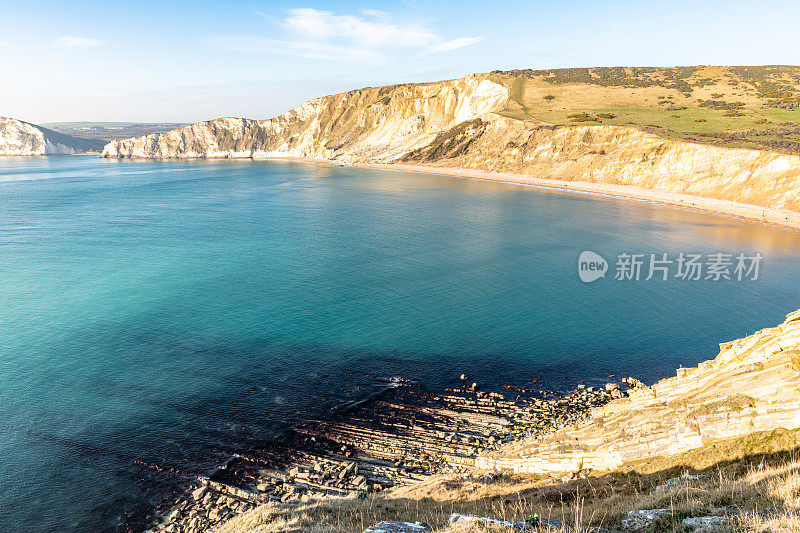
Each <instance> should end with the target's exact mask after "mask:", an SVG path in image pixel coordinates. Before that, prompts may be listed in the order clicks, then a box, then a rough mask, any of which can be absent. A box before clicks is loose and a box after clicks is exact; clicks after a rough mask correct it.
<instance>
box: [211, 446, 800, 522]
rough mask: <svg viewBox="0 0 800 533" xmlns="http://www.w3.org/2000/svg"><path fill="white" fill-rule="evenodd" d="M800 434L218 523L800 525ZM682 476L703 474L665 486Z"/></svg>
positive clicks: (436, 481) (431, 486)
mask: <svg viewBox="0 0 800 533" xmlns="http://www.w3.org/2000/svg"><path fill="white" fill-rule="evenodd" d="M798 439H800V432H798V431H792V432H786V431H778V432H773V433H765V434H761V435H755V436H749V437H746V438H742V439H736V440H732V441H728V442H724V443H717V444H714V445H710V446H707V447H706V448H704V449H701V450H696V451H695V452H690V453H688V454H683V455H681V456H679V457H672V458H660V459H657V460H652V461H650V462H648V463H640V464H638V465H628V467H626V468H625V469H623V470H621V471H618V472H613V473H610V474H607V475H603V476H597V477H589V478H587V479H577V480H572V481H569V482H566V483H561V482H556V481H554V480H548V479H545V478H542V477H534V476H519V475H503V476H498V477H495V478H488V477H470V478H455V477H447V476H438V477H435V478H432V479H430V480H428V481H426V482H424V483H422V484H418V485H414V486H408V487H400V488H398V489H396V490H394V491H392V492H388V493H384V494H381V495H378V496H370V497H369V498H367V499H365V500H358V499H355V498H347V499H333V498H332V499H325V500H321V501H317V502H309V503H304V504H300V505H297V506H285V505H274V504H270V505H265V506H262V507H260V508H258V509H256V510H254V511H251V512H250V513H247V514H245V515H243V516H241V517H238V518H236V519H234V520H232V521H230V522H229V523H228V524H226V525H225V526H224V527H223V528H222V530H221V531H222V532H224V533H234V532H235V533H243V532H248V533H254V532H260V533H268V532H279V531H280V532H301V531H302V532H320V533H322V532H360V531H363V530H364V529H366V528H367V527H369V526H371V525H374V524H376V523H378V522H381V521H384V520H393V521H408V522H422V523H426V524H428V525H430V526H431V527H432V528H433V529H434V530H435V531H448V532H452V533H454V532H456V531H458V532H468V531H470V532H472V531H475V532H478V531H481V532H484V531H498V530H500V529H502V528H500V529H498V528H496V527H489V526H479V525H474V524H472V525H459V526H458V527H456V526H448V524H447V519H448V517H449V516H450V515H451V514H452V513H463V514H475V515H479V516H489V517H493V518H497V519H501V520H508V521H524V520H526V519H527V518H529V517H531V516H532V515H533V514H538V515H539V516H540V517H543V518H554V519H558V520H562V521H564V522H565V523H567V524H568V526H567V527H566V528H565V529H564V530H563V533H569V532H570V530H571V531H577V530H580V527H579V528H578V529H577V530H576V528H574V527H573V526H572V525H573V524H578V525H583V526H586V525H599V526H603V527H606V528H610V529H616V528H619V527H620V522H621V520H622V518H623V517H624V516H625V514H626V513H627V512H628V511H630V510H635V509H655V508H666V509H670V510H671V516H670V517H669V519H667V520H665V521H664V523H662V524H660V525H659V528H658V530H659V531H683V528H682V526H681V520H682V519H683V518H686V517H689V516H704V515H709V514H727V515H731V516H732V517H733V518H732V519H733V521H734V523H735V528H736V529H737V530H740V531H757V532H776V533H777V532H791V531H798V532H800V455H798V454H797V453H796V452H793V451H790V450H792V449H793V448H794V449H797V444H798ZM715 459H716V461H715V462H712V461H714V460H715ZM681 474H694V475H697V477H696V478H687V479H686V480H685V481H684V482H682V483H678V484H674V485H671V486H669V487H664V486H663V483H664V481H666V480H667V479H669V478H673V477H676V476H679V475H681ZM660 485H661V488H657V487H659V486H660Z"/></svg>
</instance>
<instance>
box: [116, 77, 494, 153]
mask: <svg viewBox="0 0 800 533" xmlns="http://www.w3.org/2000/svg"><path fill="white" fill-rule="evenodd" d="M506 98H507V91H506V90H505V88H504V87H502V86H501V85H498V84H496V83H493V82H491V81H489V80H488V79H487V77H486V76H480V75H475V76H469V77H466V78H463V79H458V80H451V81H445V82H438V83H427V84H413V85H412V84H409V85H396V86H389V87H370V88H366V89H360V90H356V91H349V92H346V93H341V94H336V95H332V96H326V97H323V98H317V99H314V100H310V101H308V102H305V103H304V104H302V105H300V106H298V107H296V108H295V109H292V110H291V111H289V112H287V113H284V114H283V115H280V116H278V117H275V118H273V119H269V120H249V119H241V118H220V119H216V120H211V121H207V122H200V123H197V124H192V125H189V126H184V127H182V128H178V129H175V130H172V131H169V132H166V133H160V134H159V133H155V134H151V135H145V136H143V137H135V138H132V139H125V140H121V141H114V142H111V143H109V144H108V145H107V146H106V147H105V149H104V151H103V155H104V156H105V157H189V158H192V157H256V158H258V157H271V156H273V157H274V156H293V157H308V158H322V159H336V160H341V161H347V162H362V161H368V162H391V161H394V160H397V159H398V158H400V157H401V156H403V155H405V154H406V153H408V152H409V151H411V150H413V149H415V148H418V147H421V146H424V145H426V144H428V143H430V142H431V141H432V140H433V139H434V138H435V137H436V135H438V134H439V133H441V132H442V131H446V130H448V129H450V128H452V127H453V126H455V125H457V124H459V123H461V122H464V121H466V120H471V119H473V118H475V117H477V116H480V115H482V114H485V113H488V112H490V111H492V110H493V109H496V108H498V107H500V106H501V105H503V103H504V102H505V99H506Z"/></svg>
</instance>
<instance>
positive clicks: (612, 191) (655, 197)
mask: <svg viewBox="0 0 800 533" xmlns="http://www.w3.org/2000/svg"><path fill="white" fill-rule="evenodd" d="M298 160H300V161H303V160H304V159H298ZM314 161H319V162H329V161H325V160H314ZM352 166H355V167H361V168H371V169H383V170H401V171H405V172H421V173H425V174H441V175H446V176H455V177H460V178H470V179H477V180H486V181H498V182H504V183H514V184H518V185H525V186H529V187H538V188H542V189H556V190H561V191H569V192H575V193H580V194H592V195H598V196H609V197H613V198H624V199H629V200H638V201H644V202H653V203H659V204H666V205H674V206H679V207H685V208H688V209H696V210H699V211H708V212H713V213H718V214H723V215H730V216H734V217H737V218H743V219H747V220H756V221H758V222H763V223H766V224H774V225H778V226H786V227H789V228H793V229H800V213H797V212H794V211H788V210H786V209H773V208H769V207H762V206H758V205H752V204H743V203H739V202H730V201H727V200H718V199H716V198H704V197H702V196H694V195H691V194H682V193H677V192H672V191H662V190H656V189H647V188H644V187H636V186H633V185H616V184H610V183H596V182H590V181H566V180H559V179H553V178H544V177H534V176H527V175H524V174H514V173H511V172H487V171H483V170H473V169H468V168H455V167H433V166H423V165H406V164H374V163H356V164H353V165H352Z"/></svg>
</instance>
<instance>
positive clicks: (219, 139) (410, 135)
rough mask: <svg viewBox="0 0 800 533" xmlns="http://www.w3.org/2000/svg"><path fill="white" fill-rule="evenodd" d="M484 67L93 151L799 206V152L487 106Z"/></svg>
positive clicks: (490, 102)
mask: <svg viewBox="0 0 800 533" xmlns="http://www.w3.org/2000/svg"><path fill="white" fill-rule="evenodd" d="M508 95H509V90H508V88H507V87H506V86H504V85H502V84H500V83H497V82H496V81H493V79H492V78H491V77H490V76H488V75H473V76H469V77H466V78H463V79H459V80H450V81H444V82H437V83H429V84H414V85H396V86H387V87H378V88H367V89H361V90H357V91H350V92H347V93H342V94H337V95H333V96H326V97H324V98H318V99H315V100H311V101H309V102H306V103H304V104H302V105H300V106H298V107H297V108H295V109H293V110H291V111H289V112H288V113H285V114H283V115H281V116H279V117H276V118H273V119H270V120H263V121H258V120H247V119H238V118H222V119H217V120H212V121H208V122H200V123H197V124H193V125H190V126H185V127H182V128H178V129H175V130H173V131H170V132H167V133H160V134H152V135H146V136H142V137H135V138H131V139H125V140H121V141H114V142H112V143H110V144H108V145H107V146H106V147H105V149H104V151H103V155H104V157H156V158H161V157H166V158H169V157H181V158H186V157H247V158H249V157H256V158H258V157H276V156H292V157H307V158H320V159H330V160H337V161H342V162H347V163H397V162H403V163H410V164H418V165H427V166H440V167H444V166H447V167H459V168H471V169H476V170H485V171H491V172H513V173H517V174H526V175H531V176H536V177H542V178H559V179H563V180H568V181H572V180H580V181H589V182H600V183H609V184H620V185H636V186H640V187H645V188H649V189H658V190H664V191H670V192H679V193H686V194H691V195H695V196H702V197H708V198H716V199H720V200H729V201H735V202H741V203H747V204H753V205H759V206H764V207H770V208H774V209H785V210H791V211H800V195H797V194H796V191H797V190H798V189H800V156H792V155H781V154H778V153H774V152H766V151H758V150H747V149H733V148H720V147H713V146H708V145H702V144H694V143H688V142H681V141H670V140H666V139H663V138H660V137H657V136H655V135H652V134H648V133H644V132H642V131H640V130H638V129H636V128H632V127H625V126H552V125H545V124H537V123H534V122H531V121H522V120H517V119H514V118H509V117H505V116H501V115H499V114H497V112H498V111H500V110H502V109H503V108H504V107H505V106H506V104H507V102H508Z"/></svg>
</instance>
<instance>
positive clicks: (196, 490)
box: [126, 377, 640, 533]
mask: <svg viewBox="0 0 800 533" xmlns="http://www.w3.org/2000/svg"><path fill="white" fill-rule="evenodd" d="M470 381H471V380H470ZM387 383H388V386H386V387H384V388H383V389H382V390H381V391H379V392H378V393H376V394H374V395H372V396H370V397H369V398H367V399H365V400H363V401H361V402H357V403H355V404H350V405H347V406H343V409H342V410H340V411H338V412H337V413H334V414H333V415H332V416H331V417H330V418H324V419H312V420H309V421H307V422H305V423H302V424H300V426H298V427H296V428H293V429H290V430H287V431H286V433H285V434H284V436H283V437H281V438H280V439H278V440H276V441H273V442H270V443H266V444H264V445H260V446H256V447H255V448H252V449H250V450H249V451H243V452H242V453H241V454H236V455H234V456H232V457H231V458H230V459H229V460H228V461H226V463H225V464H224V465H222V466H221V467H219V468H217V469H216V470H215V471H213V472H212V473H210V474H209V475H208V476H196V478H195V480H194V482H190V483H189V484H188V486H186V488H185V489H184V491H183V493H182V494H181V495H179V496H178V497H177V498H175V499H173V500H172V503H171V505H169V504H168V505H169V506H168V507H161V508H160V509H157V510H156V516H155V521H149V522H150V523H149V526H147V525H145V523H146V522H148V521H145V523H141V522H140V524H141V525H140V527H141V526H144V528H146V529H145V531H147V532H148V533H157V532H158V533H160V532H164V533H166V532H169V533H196V532H198V531H204V530H206V529H209V528H216V527H219V526H220V525H221V524H222V523H224V522H225V521H227V520H230V519H232V518H234V517H236V516H239V515H241V514H243V513H245V512H247V511H250V510H252V509H254V508H255V507H256V506H259V505H263V504H267V503H272V504H274V505H279V506H286V507H292V506H296V505H299V504H302V503H309V502H313V501H318V500H319V499H321V498H330V497H334V498H359V499H361V498H365V497H367V495H368V494H377V493H381V492H384V491H392V490H393V489H395V488H399V487H403V486H408V485H413V484H416V483H419V482H421V481H424V480H426V479H430V478H431V476H435V475H438V474H447V473H450V474H461V475H467V474H470V473H472V472H474V471H475V462H476V458H477V456H478V455H479V454H480V453H482V452H484V451H487V450H491V449H496V448H497V447H499V446H500V445H502V444H508V443H510V442H516V441H519V440H521V439H523V438H526V437H531V436H543V435H546V434H549V433H551V432H553V431H555V430H557V429H559V428H561V427H565V426H567V425H571V424H575V423H577V422H579V421H581V420H583V419H584V418H585V417H587V416H588V415H589V413H590V411H591V409H592V408H594V407H598V406H600V405H603V404H605V403H606V402H608V401H610V400H611V399H613V398H619V397H622V396H625V395H626V394H627V392H625V388H624V387H625V386H626V385H627V387H628V389H630V388H631V387H633V386H634V383H636V384H637V385H636V386H638V383H640V382H637V380H630V381H629V380H628V379H626V380H622V382H621V383H620V384H621V385H622V387H623V388H620V385H617V384H613V386H602V385H601V386H596V387H591V386H584V385H578V386H577V387H572V388H567V389H565V390H564V392H560V393H559V392H555V391H552V390H547V389H539V388H538V387H536V384H537V383H538V381H537V380H534V381H532V382H531V384H533V385H534V388H524V387H520V386H516V385H506V386H502V387H500V390H502V393H501V392H485V391H482V390H481V389H480V387H479V386H478V385H477V384H472V385H469V384H468V383H469V381H467V380H466V379H464V378H462V386H461V387H458V388H445V387H443V388H441V389H438V390H437V391H430V390H427V389H425V388H424V387H422V386H421V385H419V384H418V383H417V382H415V381H410V380H406V379H404V378H401V377H393V378H391V380H389V381H388V382H387ZM131 526H132V527H131ZM126 530H127V531H142V529H140V528H139V527H136V526H135V525H134V524H129V525H128V527H127V528H126Z"/></svg>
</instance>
